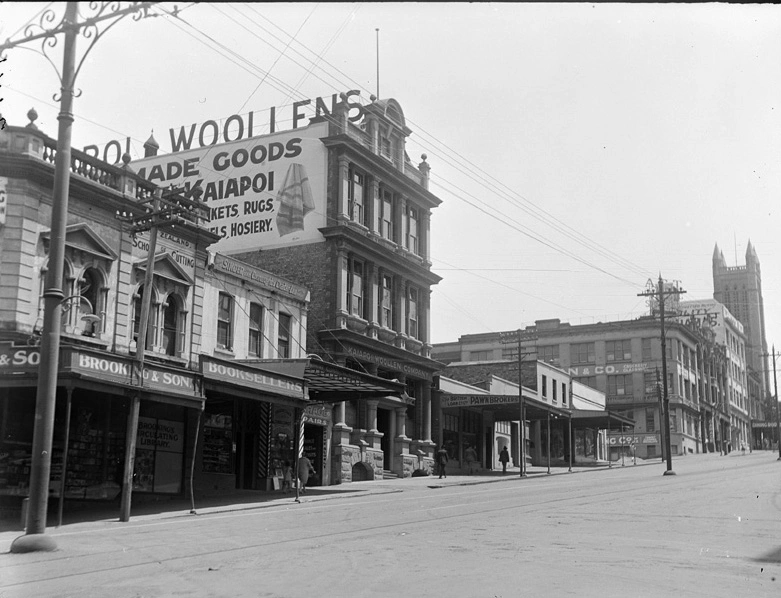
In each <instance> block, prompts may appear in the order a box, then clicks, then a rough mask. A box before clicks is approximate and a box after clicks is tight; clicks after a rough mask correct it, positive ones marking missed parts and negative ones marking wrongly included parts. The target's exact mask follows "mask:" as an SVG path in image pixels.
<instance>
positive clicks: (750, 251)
mask: <svg viewBox="0 0 781 598" xmlns="http://www.w3.org/2000/svg"><path fill="white" fill-rule="evenodd" d="M713 298H714V299H715V300H716V301H718V302H719V303H722V304H723V305H725V306H726V307H727V309H728V310H729V312H730V313H731V314H732V315H733V316H735V317H736V318H737V319H738V320H739V321H740V323H741V324H742V325H743V330H744V333H745V335H746V363H747V366H748V368H749V370H751V371H753V372H754V373H755V374H756V375H757V376H758V377H759V379H760V380H761V385H762V386H761V388H760V392H761V393H762V394H761V399H760V400H761V401H764V399H765V397H766V396H767V395H768V394H770V393H772V392H773V390H772V386H771V385H770V377H769V370H770V368H769V367H767V363H768V359H767V353H768V349H767V336H766V334H765V304H764V300H763V297H762V271H761V268H760V265H759V257H758V256H757V252H756V249H755V248H754V246H753V245H752V244H751V241H749V242H748V246H747V247H746V263H745V265H743V266H727V262H726V260H725V259H724V253H723V252H722V251H721V250H720V249H719V246H718V244H717V245H716V246H715V248H714V249H713ZM770 416H771V417H772V414H770Z"/></svg>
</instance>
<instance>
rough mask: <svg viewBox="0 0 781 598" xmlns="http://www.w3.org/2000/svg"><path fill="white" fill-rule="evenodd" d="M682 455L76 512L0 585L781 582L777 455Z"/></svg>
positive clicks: (252, 592)
mask: <svg viewBox="0 0 781 598" xmlns="http://www.w3.org/2000/svg"><path fill="white" fill-rule="evenodd" d="M675 468H676V470H677V474H678V475H676V476H662V475H661V473H662V471H663V464H661V463H649V464H645V465H637V466H634V467H633V466H632V465H630V464H627V465H626V466H624V467H621V466H620V465H618V466H617V467H615V468H613V469H607V468H602V469H598V470H597V469H591V470H582V471H577V472H573V473H567V472H566V470H565V471H563V472H556V473H554V474H552V475H547V474H546V473H545V472H543V471H540V472H539V473H535V472H530V474H529V476H528V477H527V478H524V479H521V478H520V477H518V476H517V471H516V472H514V473H515V474H516V475H511V474H508V475H507V476H501V475H499V476H490V475H484V476H480V477H479V478H475V477H470V476H452V475H450V476H448V478H447V479H444V478H443V480H441V481H440V480H439V479H426V478H411V479H409V480H395V481H374V482H362V483H360V484H353V488H351V489H350V490H349V491H341V492H338V493H334V494H315V495H313V496H311V497H307V498H305V499H303V500H302V502H301V503H295V502H294V500H293V499H291V498H289V497H285V498H278V499H275V500H273V501H270V502H268V503H264V504H262V505H254V506H253V505H237V504H233V505H223V506H222V507H213V508H210V509H207V510H206V511H203V512H199V514H198V515H191V514H189V513H188V511H187V510H186V509H183V510H181V511H179V512H168V513H166V514H150V515H146V516H139V517H137V518H135V519H134V520H133V521H131V522H129V523H120V522H118V521H116V520H115V519H114V520H110V521H108V520H103V521H93V522H85V523H74V524H70V525H64V526H62V527H61V528H58V529H57V530H56V531H54V532H53V534H54V535H55V537H56V539H57V542H58V544H59V546H60V550H58V551H56V552H47V553H36V554H35V556H32V555H4V556H3V557H2V559H0V572H1V574H0V580H2V581H0V595H2V596H3V597H4V598H15V597H27V596H30V597H32V596H35V597H37V598H44V597H49V596H52V597H54V596H57V597H63V598H64V597H70V596H74V597H75V596H79V597H83V598H91V597H95V598H99V597H104V596H116V597H117V598H124V597H131V596H199V597H200V596H225V595H231V596H237V597H248V598H249V597H255V596H290V597H298V596H311V595H313V594H317V595H320V596H367V595H368V596H398V595H402V594H403V595H408V596H441V595H449V596H469V597H475V598H480V597H490V598H493V597H511V596H519V595H539V596H553V595H564V596H625V595H627V594H631V595H633V596H649V597H650V596H673V595H678V596H757V597H759V596H777V595H778V592H779V584H781V542H779V537H781V517H779V514H780V512H781V502H779V482H781V472H779V463H778V462H777V461H776V457H775V455H773V454H771V453H767V452H754V453H752V454H746V455H745V456H743V455H739V454H737V455H730V456H726V457H719V456H718V455H698V456H695V457H688V458H682V459H680V460H676V462H675ZM13 537H14V534H13V533H11V532H5V533H2V534H0V551H2V552H5V551H6V550H7V549H8V546H9V544H10V542H11V541H12V539H13ZM228 588H230V590H229V591H228Z"/></svg>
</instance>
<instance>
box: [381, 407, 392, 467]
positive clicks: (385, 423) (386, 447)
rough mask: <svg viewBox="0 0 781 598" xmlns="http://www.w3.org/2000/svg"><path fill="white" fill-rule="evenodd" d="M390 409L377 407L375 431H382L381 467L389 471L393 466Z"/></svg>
mask: <svg viewBox="0 0 781 598" xmlns="http://www.w3.org/2000/svg"><path fill="white" fill-rule="evenodd" d="M390 418H391V411H389V410H388V409H379V408H378V409H377V431H378V432H382V438H381V439H380V448H381V449H382V468H383V469H384V470H386V471H389V470H390V469H391V468H392V467H393V449H392V447H393V439H392V438H391V430H390Z"/></svg>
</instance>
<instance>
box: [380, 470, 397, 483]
mask: <svg viewBox="0 0 781 598" xmlns="http://www.w3.org/2000/svg"><path fill="white" fill-rule="evenodd" d="M382 479H383V480H398V479H399V474H397V473H393V472H392V471H390V470H388V469H383V470H382Z"/></svg>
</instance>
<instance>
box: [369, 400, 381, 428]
mask: <svg viewBox="0 0 781 598" xmlns="http://www.w3.org/2000/svg"><path fill="white" fill-rule="evenodd" d="M377 405H379V401H377V400H374V399H373V400H369V401H366V429H367V430H368V431H369V432H375V433H376V432H379V430H377Z"/></svg>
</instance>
